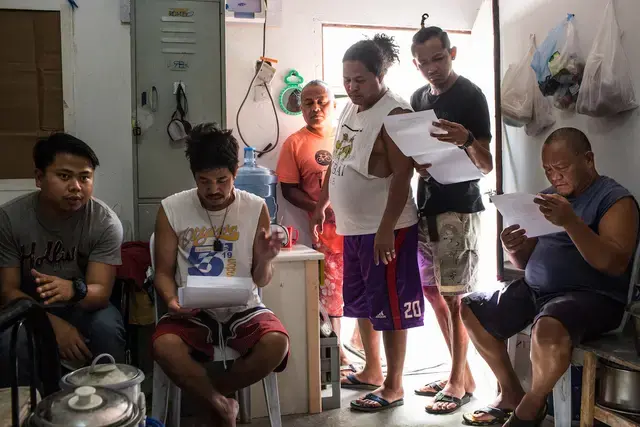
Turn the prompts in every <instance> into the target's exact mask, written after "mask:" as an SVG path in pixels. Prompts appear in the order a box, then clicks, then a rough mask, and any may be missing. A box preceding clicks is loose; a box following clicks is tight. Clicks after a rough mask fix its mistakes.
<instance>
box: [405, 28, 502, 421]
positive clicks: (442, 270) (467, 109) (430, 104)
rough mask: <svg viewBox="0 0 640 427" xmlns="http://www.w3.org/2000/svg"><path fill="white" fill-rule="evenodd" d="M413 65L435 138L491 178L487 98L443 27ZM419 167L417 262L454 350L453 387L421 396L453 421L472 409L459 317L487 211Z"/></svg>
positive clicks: (471, 192) (471, 185) (417, 97)
mask: <svg viewBox="0 0 640 427" xmlns="http://www.w3.org/2000/svg"><path fill="white" fill-rule="evenodd" d="M411 50H412V53H413V56H414V63H415V65H416V66H417V68H418V70H420V72H421V73H422V74H423V76H424V77H425V78H426V79H427V81H428V82H429V84H427V85H426V86H424V87H422V88H420V89H418V90H417V91H416V92H415V93H414V94H413V96H412V97H411V106H412V107H413V109H414V110H415V111H424V110H434V112H435V114H436V116H437V117H438V119H439V122H435V123H434V126H437V127H438V128H440V129H442V130H444V131H446V132H447V133H446V134H444V135H435V134H434V135H432V136H433V137H436V138H438V139H439V140H440V141H442V142H447V143H451V144H454V145H456V146H458V147H459V148H460V149H461V150H465V151H466V153H467V154H468V156H469V158H470V159H471V161H473V163H474V164H475V165H476V166H477V167H478V169H480V170H481V171H482V172H484V173H489V172H490V171H491V169H492V168H493V159H492V157H491V152H490V150H489V142H490V141H491V130H490V127H491V125H490V119H489V109H488V106H487V100H486V99H485V97H484V95H483V94H482V91H481V90H480V89H479V88H478V87H477V86H476V85H474V84H473V83H471V82H470V81H469V80H468V79H466V78H464V77H462V76H458V75H457V74H456V73H455V72H454V71H453V69H452V62H453V60H454V59H455V58H456V53H457V52H456V48H455V47H451V42H450V40H449V36H448V35H447V33H446V32H444V31H442V30H441V29H440V28H437V27H428V28H425V27H424V25H423V27H422V29H421V30H420V31H418V33H416V35H415V36H414V38H413V45H412V46H411ZM429 166H430V165H416V170H417V171H418V173H420V175H421V177H422V179H421V180H420V184H419V187H418V207H419V209H420V216H421V219H420V226H419V230H420V237H419V239H420V240H419V247H418V256H419V260H420V270H421V271H420V273H421V279H422V286H423V290H424V295H425V297H426V298H427V300H428V301H429V302H430V303H431V305H432V307H433V309H434V312H435V313H436V317H437V318H438V323H439V325H440V328H441V330H442V333H443V335H444V337H445V340H446V341H447V345H448V347H449V349H450V351H451V358H452V368H451V374H450V376H449V379H448V380H442V381H435V382H432V383H430V384H427V385H426V386H424V387H423V388H421V389H419V390H416V394H419V395H423V396H436V398H435V400H434V403H433V404H432V405H430V406H427V408H426V409H427V412H429V413H433V414H447V413H451V412H453V411H455V410H457V409H458V408H459V407H460V406H462V405H464V404H466V403H467V402H468V401H469V400H470V397H471V395H472V393H473V392H474V390H475V382H474V380H473V377H472V375H471V371H470V370H469V365H468V363H467V362H466V354H467V348H468V344H469V337H468V335H467V332H466V330H465V328H464V325H463V323H462V319H461V316H460V300H461V296H462V295H463V294H465V293H468V292H470V291H471V290H472V289H473V287H474V285H475V282H476V276H477V271H478V237H479V232H480V212H481V211H483V210H484V206H483V204H482V196H481V194H480V187H479V186H478V181H477V180H475V181H467V182H460V183H456V184H450V185H442V184H440V183H438V182H436V181H435V180H434V179H433V178H432V177H431V176H430V175H429V172H428V168H429Z"/></svg>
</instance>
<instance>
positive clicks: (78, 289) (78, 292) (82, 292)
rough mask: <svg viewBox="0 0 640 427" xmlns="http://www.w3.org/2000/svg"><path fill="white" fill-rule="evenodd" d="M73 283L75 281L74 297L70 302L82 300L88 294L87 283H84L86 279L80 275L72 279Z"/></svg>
mask: <svg viewBox="0 0 640 427" xmlns="http://www.w3.org/2000/svg"><path fill="white" fill-rule="evenodd" d="M71 283H73V291H74V293H73V298H71V300H70V301H69V302H72V303H77V302H80V301H82V300H83V299H84V298H85V297H86V296H87V284H86V283H84V280H83V279H82V278H80V277H75V278H73V279H71Z"/></svg>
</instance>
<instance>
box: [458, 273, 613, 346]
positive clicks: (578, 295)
mask: <svg viewBox="0 0 640 427" xmlns="http://www.w3.org/2000/svg"><path fill="white" fill-rule="evenodd" d="M462 302H463V303H464V304H466V305H467V306H468V307H469V308H470V309H471V311H472V312H473V314H474V315H475V316H476V318H477V319H478V321H479V322H480V324H481V325H482V326H483V327H484V328H485V330H486V331H487V332H489V333H490V334H491V335H493V336H494V337H495V338H497V339H499V340H501V341H506V340H507V339H509V338H511V337H512V336H514V335H516V334H517V333H519V332H520V331H522V330H523V329H525V328H526V327H527V326H529V325H531V324H535V323H536V322H537V321H538V319H540V318H541V317H547V316H548V317H552V318H554V319H556V320H558V321H559V322H560V323H562V325H564V327H565V328H566V329H567V331H568V332H569V336H571V341H572V343H573V345H578V344H580V343H581V342H582V341H584V340H586V339H592V338H595V337H597V336H598V335H602V334H604V333H606V332H609V331H612V330H614V329H616V328H617V327H618V326H619V325H620V321H621V320H622V316H623V314H624V309H625V306H624V304H622V303H621V302H618V301H616V300H613V299H611V298H609V297H606V296H604V295H600V294H596V293H595V292H588V291H574V292H564V293H557V294H550V295H544V296H541V295H539V294H537V293H536V292H535V291H534V290H533V289H531V288H530V287H529V285H527V284H526V282H525V281H524V279H518V280H516V281H514V282H512V283H510V284H509V285H507V286H505V287H504V288H503V289H501V290H499V291H495V292H475V293H472V294H470V295H467V296H466V297H464V298H463V299H462Z"/></svg>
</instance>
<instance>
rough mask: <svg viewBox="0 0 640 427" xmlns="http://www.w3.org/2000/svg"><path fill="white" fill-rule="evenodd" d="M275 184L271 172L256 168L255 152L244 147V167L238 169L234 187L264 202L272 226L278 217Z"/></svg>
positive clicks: (250, 148) (275, 180)
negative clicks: (260, 198)
mask: <svg viewBox="0 0 640 427" xmlns="http://www.w3.org/2000/svg"><path fill="white" fill-rule="evenodd" d="M277 184H278V178H277V177H276V174H275V173H274V172H273V171H272V170H270V169H267V168H265V167H262V166H258V164H257V162H256V150H255V149H253V148H252V147H245V149H244V165H242V166H241V167H240V168H239V169H238V175H237V176H236V181H235V186H236V188H239V189H240V190H244V191H247V192H249V193H252V194H255V195H256V196H260V197H262V198H263V199H264V200H265V202H266V203H267V208H269V217H270V218H271V223H272V224H273V223H275V222H276V218H277V215H278V203H277V200H276V190H277V188H276V186H277Z"/></svg>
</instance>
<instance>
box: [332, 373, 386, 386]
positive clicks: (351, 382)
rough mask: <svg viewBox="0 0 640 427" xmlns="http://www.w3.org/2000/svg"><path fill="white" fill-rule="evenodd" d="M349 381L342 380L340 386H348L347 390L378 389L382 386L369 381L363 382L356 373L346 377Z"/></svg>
mask: <svg viewBox="0 0 640 427" xmlns="http://www.w3.org/2000/svg"><path fill="white" fill-rule="evenodd" d="M344 379H346V380H347V381H349V382H348V383H343V382H342V381H341V382H340V387H342V388H346V389H347V390H377V389H379V388H380V387H381V386H379V385H375V384H369V383H363V382H362V381H360V380H359V379H357V378H356V376H355V374H349V375H347V376H346V377H344Z"/></svg>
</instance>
